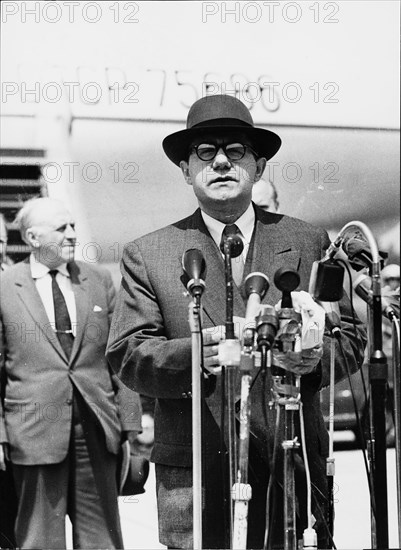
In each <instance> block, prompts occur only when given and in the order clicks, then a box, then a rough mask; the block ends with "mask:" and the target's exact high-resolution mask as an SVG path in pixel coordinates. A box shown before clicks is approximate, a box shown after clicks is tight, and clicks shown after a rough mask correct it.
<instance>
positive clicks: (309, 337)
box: [273, 290, 325, 375]
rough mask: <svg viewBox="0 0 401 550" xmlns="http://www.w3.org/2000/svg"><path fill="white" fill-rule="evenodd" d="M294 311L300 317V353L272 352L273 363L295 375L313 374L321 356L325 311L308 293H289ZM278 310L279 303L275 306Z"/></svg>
mask: <svg viewBox="0 0 401 550" xmlns="http://www.w3.org/2000/svg"><path fill="white" fill-rule="evenodd" d="M291 298H292V303H293V307H294V310H295V311H296V312H298V313H301V316H302V351H298V352H294V351H287V352H286V353H283V352H279V351H277V350H274V352H273V356H274V362H275V364H276V365H277V366H279V367H281V368H283V369H285V370H289V371H292V372H294V373H295V374H299V375H302V374H309V373H311V372H313V371H314V370H315V368H316V366H317V364H318V363H319V361H320V359H321V358H322V356H323V334H324V325H325V311H324V309H323V308H322V307H321V306H319V304H317V303H316V302H315V301H314V300H313V298H312V296H311V295H310V294H309V293H308V292H304V291H303V290H301V291H300V292H291ZM275 307H276V309H277V310H279V309H280V307H281V304H280V302H279V303H278V304H277V305H276V306H275Z"/></svg>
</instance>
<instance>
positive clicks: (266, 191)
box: [252, 178, 280, 214]
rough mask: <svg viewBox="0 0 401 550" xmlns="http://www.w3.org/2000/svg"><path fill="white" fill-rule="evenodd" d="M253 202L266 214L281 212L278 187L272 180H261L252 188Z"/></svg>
mask: <svg viewBox="0 0 401 550" xmlns="http://www.w3.org/2000/svg"><path fill="white" fill-rule="evenodd" d="M252 200H253V202H254V203H255V204H257V205H258V206H260V208H263V210H265V211H266V212H275V213H276V214H277V213H278V211H279V207H280V203H279V200H278V193H277V189H276V186H275V185H274V183H273V182H272V181H270V180H267V179H264V178H261V179H260V180H259V181H257V182H256V183H255V184H254V186H253V187H252Z"/></svg>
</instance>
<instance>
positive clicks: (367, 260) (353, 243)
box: [342, 235, 388, 271]
mask: <svg viewBox="0 0 401 550" xmlns="http://www.w3.org/2000/svg"><path fill="white" fill-rule="evenodd" d="M342 249H343V250H344V252H345V253H346V255H347V256H348V260H349V262H350V264H351V266H352V267H353V269H355V270H356V271H360V270H361V269H362V268H364V267H368V268H371V267H372V263H373V258H372V252H371V250H370V246H369V243H367V242H366V241H365V240H364V239H362V238H360V237H359V236H358V235H356V236H354V237H351V238H348V239H347V238H346V239H344V241H343V244H342ZM379 255H380V264H381V268H382V267H383V262H384V260H385V259H386V258H387V257H388V254H387V253H386V252H382V251H380V250H379Z"/></svg>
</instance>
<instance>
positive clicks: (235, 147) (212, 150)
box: [193, 143, 257, 161]
mask: <svg viewBox="0 0 401 550" xmlns="http://www.w3.org/2000/svg"><path fill="white" fill-rule="evenodd" d="M193 149H194V150H195V153H196V154H197V156H198V158H200V160H206V161H210V160H213V159H214V158H215V156H216V155H217V153H218V151H219V149H223V151H224V154H225V155H226V157H227V158H228V159H229V160H241V159H242V158H243V157H244V156H245V153H246V150H247V149H250V150H251V151H252V153H253V154H254V155H255V156H257V154H256V152H255V151H254V150H253V149H252V147H249V145H244V144H243V143H225V144H222V145H216V144H214V143H200V144H199V145H196V146H195V147H193Z"/></svg>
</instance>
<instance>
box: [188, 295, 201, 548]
mask: <svg viewBox="0 0 401 550" xmlns="http://www.w3.org/2000/svg"><path fill="white" fill-rule="evenodd" d="M189 324H190V328H191V333H192V475H193V539H194V550H201V549H202V417H201V375H202V374H201V372H202V371H201V354H202V346H201V332H200V303H199V299H198V300H197V303H195V301H191V302H190V304H189Z"/></svg>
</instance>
